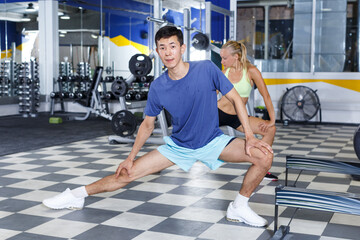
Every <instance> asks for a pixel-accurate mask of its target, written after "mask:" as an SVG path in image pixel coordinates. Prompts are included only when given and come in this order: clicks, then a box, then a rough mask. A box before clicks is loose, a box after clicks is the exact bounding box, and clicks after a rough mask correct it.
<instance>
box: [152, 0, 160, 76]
mask: <svg viewBox="0 0 360 240" xmlns="http://www.w3.org/2000/svg"><path fill="white" fill-rule="evenodd" d="M154 18H157V19H161V18H162V1H161V0H154ZM153 24H154V37H155V34H156V33H157V31H158V30H159V29H160V24H159V23H156V22H154V23H153ZM151 41H154V50H155V49H156V42H155V39H151ZM161 68H162V62H161V59H160V57H159V56H158V55H156V57H155V59H154V78H155V79H156V78H157V77H159V76H160V75H161Z"/></svg>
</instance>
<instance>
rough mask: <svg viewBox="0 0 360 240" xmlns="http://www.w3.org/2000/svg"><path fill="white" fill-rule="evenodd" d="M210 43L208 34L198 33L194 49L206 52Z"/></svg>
mask: <svg viewBox="0 0 360 240" xmlns="http://www.w3.org/2000/svg"><path fill="white" fill-rule="evenodd" d="M209 44H210V41H209V38H208V36H207V35H206V34H204V33H197V34H195V36H194V37H193V44H192V45H193V47H194V48H195V49H198V50H206V49H207V48H208V47H209Z"/></svg>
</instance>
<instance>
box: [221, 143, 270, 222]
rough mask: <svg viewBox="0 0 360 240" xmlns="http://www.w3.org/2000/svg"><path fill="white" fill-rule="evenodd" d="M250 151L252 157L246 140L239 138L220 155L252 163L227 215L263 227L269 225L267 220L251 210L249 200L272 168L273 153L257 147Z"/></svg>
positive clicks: (231, 160) (236, 160) (224, 157)
mask: <svg viewBox="0 0 360 240" xmlns="http://www.w3.org/2000/svg"><path fill="white" fill-rule="evenodd" d="M250 151H251V155H252V156H251V157H250V156H248V155H246V154H245V140H243V139H238V138H237V139H235V140H234V141H232V142H231V143H230V144H229V145H228V146H227V147H225V149H224V150H223V151H222V153H221V155H220V157H219V158H220V159H221V160H223V161H226V162H235V163H238V162H249V163H251V164H252V165H251V166H250V167H249V169H248V171H247V172H246V175H245V177H244V180H243V184H242V186H241V189H240V191H239V194H238V195H237V197H236V199H235V201H234V202H231V203H230V204H229V207H228V210H227V214H226V216H227V219H228V220H230V221H237V222H245V223H247V224H249V225H252V226H257V227H262V226H266V225H267V221H266V220H265V219H264V218H262V217H260V216H258V215H257V214H256V213H255V212H253V211H252V210H251V208H250V207H249V205H248V200H249V198H250V196H251V194H252V193H253V192H254V191H255V189H256V187H257V186H259V184H260V182H261V181H262V179H263V178H264V176H265V174H266V173H267V171H268V170H269V169H270V167H271V163H272V159H273V154H271V153H270V152H268V153H267V154H264V153H263V152H262V151H260V150H259V149H256V148H252V149H251V150H250Z"/></svg>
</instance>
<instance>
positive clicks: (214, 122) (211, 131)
mask: <svg viewBox="0 0 360 240" xmlns="http://www.w3.org/2000/svg"><path fill="white" fill-rule="evenodd" d="M189 64H190V66H189V71H188V73H187V74H186V76H185V77H184V78H182V79H179V80H172V79H170V78H169V75H168V72H167V71H166V72H165V73H163V74H162V75H161V76H160V77H158V78H157V79H155V80H154V81H153V82H152V83H151V86H150V90H149V93H148V100H147V104H146V108H145V114H146V115H147V116H157V115H158V114H159V113H160V112H161V110H162V109H163V108H165V109H166V110H167V111H168V112H169V113H170V115H171V123H172V126H173V130H172V134H171V139H172V140H173V141H174V142H175V143H176V144H177V145H179V146H181V147H186V148H190V149H197V148H200V147H203V146H205V145H206V144H208V143H209V142H210V141H211V140H213V139H214V138H215V137H217V136H220V135H221V134H223V133H222V131H221V130H220V128H219V119H218V118H219V117H218V109H217V94H216V90H219V91H220V92H221V93H222V94H223V95H225V94H226V93H228V92H229V91H230V90H231V89H232V88H233V85H232V83H231V82H230V81H229V80H228V79H227V78H226V77H225V75H224V74H223V73H222V72H221V71H220V70H219V68H218V67H217V66H216V65H215V64H214V63H213V62H211V61H209V60H206V61H198V62H189Z"/></svg>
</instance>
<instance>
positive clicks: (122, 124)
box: [111, 110, 137, 137]
mask: <svg viewBox="0 0 360 240" xmlns="http://www.w3.org/2000/svg"><path fill="white" fill-rule="evenodd" d="M111 127H112V130H113V132H114V133H115V134H116V135H118V136H120V137H128V136H131V135H133V134H134V132H135V131H136V127H137V120H136V117H135V115H134V114H132V113H131V112H130V111H127V110H121V111H118V112H116V113H115V114H114V115H113V116H112V119H111Z"/></svg>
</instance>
